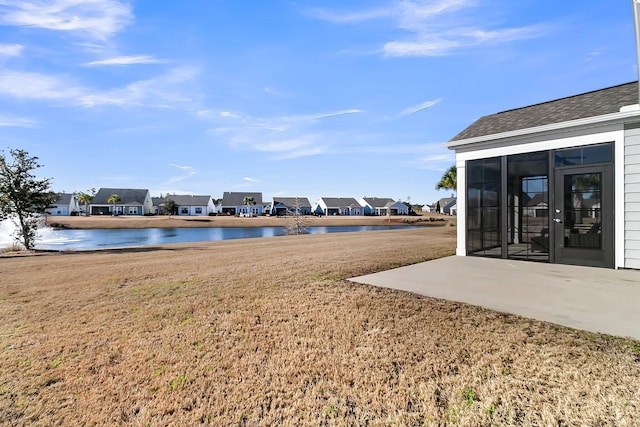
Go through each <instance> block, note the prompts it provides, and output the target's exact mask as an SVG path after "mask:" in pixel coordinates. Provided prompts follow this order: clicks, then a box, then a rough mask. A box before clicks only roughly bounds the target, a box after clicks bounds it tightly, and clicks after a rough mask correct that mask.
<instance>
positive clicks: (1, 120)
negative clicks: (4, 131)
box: [0, 116, 37, 128]
mask: <svg viewBox="0 0 640 427" xmlns="http://www.w3.org/2000/svg"><path fill="white" fill-rule="evenodd" d="M36 125H37V122H35V121H34V120H31V119H27V118H24V117H14V116H0V127H23V128H31V127H35V126H36Z"/></svg>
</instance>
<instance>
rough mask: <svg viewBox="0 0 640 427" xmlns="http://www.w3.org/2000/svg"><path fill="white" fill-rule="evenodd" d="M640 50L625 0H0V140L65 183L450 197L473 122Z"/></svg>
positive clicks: (564, 90)
mask: <svg viewBox="0 0 640 427" xmlns="http://www.w3.org/2000/svg"><path fill="white" fill-rule="evenodd" d="M636 64H637V62H636V56H635V44H634V29H633V17H632V11H631V2H629V1H626V0H625V1H604V0H583V1H580V2H565V1H557V0H553V1H551V0H542V1H536V2H530V1H529V2H523V1H513V0H433V1H417V0H416V1H411V0H406V1H393V0H387V1H380V0H367V1H322V2H320V1H305V0H300V1H284V0H270V1H257V0H254V1H239V0H189V1H173V0H172V1H169V0H166V1H163V0H132V1H117V0H49V1H26V0H23V1H13V0H0V140H1V143H0V146H1V147H2V148H3V149H5V150H6V149H8V148H22V149H25V150H27V151H28V152H29V153H30V154H32V155H35V156H38V157H39V159H40V161H41V163H43V164H44V165H45V167H44V168H42V169H40V170H39V173H41V174H42V175H43V176H48V177H52V178H53V187H54V189H55V190H56V191H67V192H71V191H86V190H87V189H89V188H99V187H116V188H120V187H127V188H149V189H150V190H151V192H152V195H154V196H155V195H159V194H166V193H168V192H171V193H179V194H211V195H212V196H213V197H214V198H217V197H222V193H223V192H224V191H261V192H262V193H263V195H264V197H265V198H266V199H270V198H271V197H273V196H304V197H308V198H309V199H310V201H311V202H312V203H313V202H314V201H315V200H316V199H317V198H319V197H322V196H326V197H355V198H360V197H363V196H369V197H371V196H377V197H392V198H394V199H396V200H398V199H401V200H403V201H407V200H410V201H411V202H412V203H420V204H422V203H431V202H433V201H435V200H437V199H438V198H440V197H445V196H448V195H449V193H447V192H443V191H440V192H437V191H435V190H434V186H435V184H436V182H437V181H438V179H439V178H440V176H441V175H442V173H443V172H444V170H446V169H447V168H448V167H449V166H451V165H452V164H453V163H454V156H453V153H452V152H450V151H449V150H447V149H446V148H444V147H443V145H442V144H443V143H445V142H446V141H448V140H449V139H451V138H452V137H454V136H455V135H456V134H457V133H458V132H460V131H462V130H463V129H464V128H465V127H466V126H468V125H469V124H471V123H472V122H473V121H474V120H476V119H478V118H479V117H481V116H483V115H486V114H492V113H495V112H498V111H503V110H507V109H512V108H517V107H522V106H526V105H530V104H534V103H538V102H544V101H548V100H552V99H556V98H561V97H564V96H570V95H575V94H578V93H582V92H586V91H590V90H595V89H600V88H604V87H608V86H612V85H616V84H621V83H627V82H629V81H634V80H636V79H637V78H638V77H637V76H638V73H637V65H636Z"/></svg>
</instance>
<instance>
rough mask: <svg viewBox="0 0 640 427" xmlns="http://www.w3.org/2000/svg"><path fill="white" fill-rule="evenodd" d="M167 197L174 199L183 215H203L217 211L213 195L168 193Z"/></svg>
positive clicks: (179, 213) (180, 213)
mask: <svg viewBox="0 0 640 427" xmlns="http://www.w3.org/2000/svg"><path fill="white" fill-rule="evenodd" d="M166 199H171V200H173V201H174V202H175V203H176V205H177V208H178V215H181V216H202V215H209V214H213V213H215V212H216V206H215V204H214V203H213V199H212V198H211V196H192V195H184V194H167V196H165V200H166Z"/></svg>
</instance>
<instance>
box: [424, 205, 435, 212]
mask: <svg viewBox="0 0 640 427" xmlns="http://www.w3.org/2000/svg"><path fill="white" fill-rule="evenodd" d="M435 211H436V205H424V206H423V207H422V212H435Z"/></svg>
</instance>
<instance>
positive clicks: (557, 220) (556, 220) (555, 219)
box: [553, 218, 562, 224]
mask: <svg viewBox="0 0 640 427" xmlns="http://www.w3.org/2000/svg"><path fill="white" fill-rule="evenodd" d="M553 220H554V221H555V222H557V223H558V224H561V223H562V220H561V219H560V218H553Z"/></svg>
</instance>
